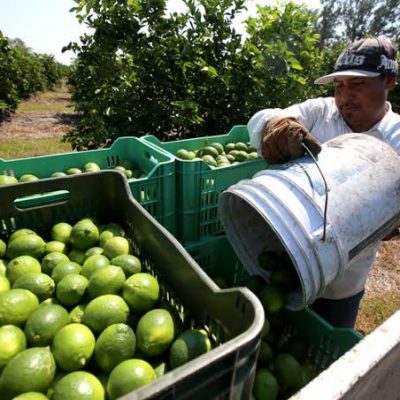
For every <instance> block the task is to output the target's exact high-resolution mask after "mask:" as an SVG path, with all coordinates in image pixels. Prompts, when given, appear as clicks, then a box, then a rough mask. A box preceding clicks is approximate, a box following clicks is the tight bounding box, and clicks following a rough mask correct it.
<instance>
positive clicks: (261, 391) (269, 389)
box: [253, 368, 279, 400]
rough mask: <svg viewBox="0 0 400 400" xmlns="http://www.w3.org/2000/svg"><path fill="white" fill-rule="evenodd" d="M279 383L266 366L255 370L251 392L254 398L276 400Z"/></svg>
mask: <svg viewBox="0 0 400 400" xmlns="http://www.w3.org/2000/svg"><path fill="white" fill-rule="evenodd" d="M278 392H279V384H278V381H277V380H276V378H275V376H274V375H273V374H272V373H271V372H270V371H269V370H267V369H266V368H261V369H259V370H258V371H257V372H256V376H255V378H254V384H253V394H254V397H255V398H256V400H276V399H277V398H278Z"/></svg>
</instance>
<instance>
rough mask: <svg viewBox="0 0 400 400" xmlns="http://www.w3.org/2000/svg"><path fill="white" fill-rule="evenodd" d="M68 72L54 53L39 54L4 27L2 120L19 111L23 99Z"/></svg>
mask: <svg viewBox="0 0 400 400" xmlns="http://www.w3.org/2000/svg"><path fill="white" fill-rule="evenodd" d="M65 72H66V71H65V67H64V66H62V64H60V63H58V62H56V61H55V60H54V57H53V56H51V55H46V54H43V55H40V54H35V53H33V52H32V51H31V50H30V49H29V48H28V47H27V46H26V45H25V43H24V42H23V41H22V40H20V39H9V38H7V37H5V36H4V35H3V34H2V32H1V31H0V121H1V120H3V119H4V118H6V117H8V116H9V115H10V114H11V113H12V112H13V111H15V109H16V108H17V106H18V101H19V99H24V98H28V97H29V96H30V95H31V94H32V93H35V92H37V91H43V90H48V89H51V88H52V87H53V86H54V85H55V84H56V83H57V82H58V81H59V80H60V79H61V78H62V77H63V76H65Z"/></svg>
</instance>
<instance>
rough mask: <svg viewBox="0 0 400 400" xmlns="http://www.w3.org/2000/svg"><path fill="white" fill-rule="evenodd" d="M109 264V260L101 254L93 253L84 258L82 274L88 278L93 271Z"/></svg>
mask: <svg viewBox="0 0 400 400" xmlns="http://www.w3.org/2000/svg"><path fill="white" fill-rule="evenodd" d="M107 265H110V260H109V259H108V258H107V257H106V256H104V255H103V254H95V255H94V256H90V257H89V258H87V259H86V260H85V262H84V263H83V265H82V272H81V273H82V275H83V276H86V278H90V276H91V275H92V274H93V272H94V271H96V270H98V269H100V268H103V267H105V266H107Z"/></svg>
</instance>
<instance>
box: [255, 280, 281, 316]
mask: <svg viewBox="0 0 400 400" xmlns="http://www.w3.org/2000/svg"><path fill="white" fill-rule="evenodd" d="M258 297H259V299H260V301H261V304H262V305H263V307H264V310H265V312H266V313H267V314H271V313H275V312H277V311H279V310H280V309H282V308H283V306H284V305H285V298H284V295H283V292H282V291H281V289H279V288H278V287H276V286H273V285H270V284H267V285H265V286H264V287H263V288H262V289H261V291H260V293H259V295H258Z"/></svg>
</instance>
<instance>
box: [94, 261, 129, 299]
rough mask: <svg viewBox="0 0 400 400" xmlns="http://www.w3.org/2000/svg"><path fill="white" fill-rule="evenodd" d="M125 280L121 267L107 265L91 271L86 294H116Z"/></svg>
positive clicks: (95, 295)
mask: <svg viewBox="0 0 400 400" xmlns="http://www.w3.org/2000/svg"><path fill="white" fill-rule="evenodd" d="M124 282H125V274H124V271H123V270H122V268H120V267H115V266H114V265H107V266H106V267H103V268H100V269H98V270H96V271H94V272H93V274H92V275H90V278H89V285H88V294H89V297H90V298H92V299H94V298H95V297H98V296H101V295H103V294H118V293H119V292H120V291H121V289H122V285H123V284H124Z"/></svg>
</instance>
